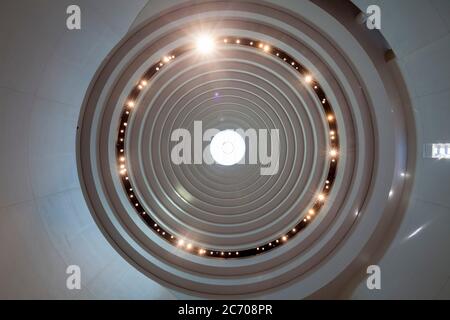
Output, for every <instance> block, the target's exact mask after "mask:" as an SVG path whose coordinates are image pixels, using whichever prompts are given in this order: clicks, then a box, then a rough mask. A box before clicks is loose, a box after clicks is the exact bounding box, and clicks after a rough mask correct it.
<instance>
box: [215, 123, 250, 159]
mask: <svg viewBox="0 0 450 320" xmlns="http://www.w3.org/2000/svg"><path fill="white" fill-rule="evenodd" d="M209 150H210V152H211V156H212V158H213V159H214V161H215V162H216V163H218V164H221V165H223V166H232V165H234V164H236V163H238V162H239V161H241V159H242V158H243V157H244V155H245V141H244V139H243V138H242V137H241V135H240V134H239V133H237V132H236V131H233V130H223V131H220V132H219V133H217V134H216V135H215V136H214V138H212V140H211V145H210V146H209Z"/></svg>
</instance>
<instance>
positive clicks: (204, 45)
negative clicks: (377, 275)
mask: <svg viewBox="0 0 450 320" xmlns="http://www.w3.org/2000/svg"><path fill="white" fill-rule="evenodd" d="M216 45H224V46H227V45H234V46H246V47H249V48H254V49H255V50H261V51H262V52H264V53H266V54H268V55H271V56H272V57H275V58H276V59H279V60H280V61H281V62H282V63H285V64H286V65H288V66H289V67H290V68H293V69H294V70H296V71H297V72H298V73H299V75H300V77H299V78H300V80H301V82H302V83H303V84H304V85H306V86H310V87H311V88H312V90H313V91H314V93H315V95H316V97H317V99H318V101H320V104H321V105H322V110H323V112H324V116H325V119H326V121H327V123H328V129H329V132H328V133H329V141H328V144H329V147H330V150H329V151H328V158H329V169H328V173H327V176H326V180H325V182H324V183H323V186H322V189H321V191H320V193H319V194H317V196H316V197H315V200H314V203H313V205H312V206H311V207H310V208H308V209H307V210H306V211H305V212H302V214H301V215H300V218H299V221H298V223H297V224H296V225H295V226H294V227H293V228H292V229H290V230H288V231H286V232H285V233H283V234H281V235H280V236H279V237H278V238H276V239H273V240H272V241H270V242H268V243H264V244H261V245H260V246H258V247H254V248H248V249H244V250H239V251H236V250H216V249H213V248H204V247H201V246H199V245H197V244H196V243H194V242H193V241H191V240H190V239H188V238H185V237H181V236H177V235H174V234H171V233H170V232H168V231H167V230H166V229H165V228H163V226H161V225H159V224H158V223H157V221H155V220H154V219H153V218H152V216H151V214H149V213H148V212H147V211H146V210H145V208H144V207H143V206H142V205H141V202H140V201H139V200H138V198H137V196H136V194H135V193H134V191H133V185H132V182H131V181H130V178H129V176H128V171H127V159H126V154H127V153H126V143H125V141H126V139H125V136H126V132H127V125H128V120H129V119H130V116H131V114H132V112H133V110H134V108H135V107H136V106H135V102H136V101H137V98H138V97H139V96H140V94H141V93H142V91H143V90H144V89H145V87H146V86H147V85H149V84H150V82H151V80H152V78H153V77H154V75H155V74H156V73H158V72H160V71H161V70H163V68H164V67H165V66H166V65H168V64H169V63H171V62H172V61H173V60H174V59H176V57H179V56H180V55H182V54H184V53H186V52H188V51H191V50H194V49H198V50H199V52H200V53H202V54H209V53H211V52H212V51H213V50H214V48H215V46H216ZM337 129H338V128H337V124H336V116H335V114H334V112H333V108H332V107H331V105H330V103H329V101H328V99H327V97H326V95H325V92H324V90H323V89H322V87H321V86H320V84H319V83H318V82H317V80H316V79H314V78H313V76H312V75H311V73H310V72H309V71H308V70H307V69H306V68H305V67H304V66H303V65H302V64H300V63H299V62H298V61H296V60H295V59H294V58H293V57H292V56H290V55H289V54H287V53H286V52H284V51H282V50H280V49H278V48H276V47H273V46H271V45H269V44H267V43H265V42H263V41H258V40H255V39H249V38H237V37H222V38H220V39H218V40H217V39H214V38H211V37H208V36H202V37H199V38H198V41H197V43H196V46H183V47H179V48H178V49H175V50H173V52H171V53H169V54H168V55H167V56H165V57H163V58H162V59H161V60H160V61H157V62H156V63H155V64H153V65H152V66H151V67H150V68H149V69H148V70H147V71H146V72H145V73H144V75H143V76H142V77H141V80H140V81H139V82H138V83H137V84H136V85H135V86H134V87H133V89H132V90H131V92H130V94H129V95H128V98H127V101H126V102H125V104H124V106H123V112H122V114H121V117H120V123H119V130H118V136H117V143H116V155H117V166H118V171H119V174H120V179H121V182H122V185H123V187H124V190H125V192H126V194H127V197H128V199H129V201H130V203H131V205H132V206H133V207H134V209H135V211H136V212H137V214H138V215H139V216H140V217H141V218H142V219H143V221H144V222H145V223H146V224H147V225H148V226H149V227H150V228H151V229H152V230H153V231H154V232H155V233H156V234H157V235H158V236H160V237H161V238H163V239H164V240H166V241H167V242H169V243H170V244H171V245H173V246H176V247H178V248H179V249H180V250H184V251H186V252H190V253H192V254H195V255H198V256H204V257H211V258H224V259H228V258H242V257H250V256H255V255H258V254H262V253H265V252H268V251H270V250H273V249H274V248H277V247H279V246H281V245H283V244H284V243H286V242H287V241H289V240H290V239H292V238H293V237H294V236H295V235H296V234H298V233H299V232H300V231H301V230H303V229H304V228H306V227H307V226H308V225H309V224H310V223H311V222H312V221H313V220H314V218H315V217H317V215H318V213H319V211H320V209H321V208H322V207H323V206H324V204H325V201H326V199H327V196H328V194H329V193H330V191H331V188H332V186H333V183H334V180H335V177H336V169H337V164H338V156H339V135H338V130H337Z"/></svg>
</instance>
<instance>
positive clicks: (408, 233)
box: [352, 0, 450, 299]
mask: <svg viewBox="0 0 450 320" xmlns="http://www.w3.org/2000/svg"><path fill="white" fill-rule="evenodd" d="M353 2H354V3H355V4H356V5H357V6H358V7H359V8H360V9H361V10H362V11H365V9H366V8H367V6H368V5H370V4H377V5H379V6H380V8H381V33H382V34H383V36H384V37H385V38H386V40H387V41H388V42H389V44H390V45H391V46H392V49H393V50H394V52H395V53H396V56H397V62H398V64H399V66H400V68H401V72H402V75H403V77H404V79H405V81H406V86H407V88H408V91H409V94H410V97H411V100H412V101H411V103H412V107H413V109H414V117H415V120H416V130H417V157H416V172H409V173H408V175H409V177H410V178H414V185H413V189H412V194H411V197H410V201H409V205H408V209H407V211H406V213H405V216H404V218H403V221H402V223H401V225H400V228H399V230H398V232H397V233H396V235H395V239H394V241H393V242H392V243H391V244H390V246H389V248H388V250H387V251H386V253H385V254H384V256H383V257H382V259H381V260H380V261H379V262H378V264H379V265H380V267H381V273H382V290H380V291H377V290H373V291H369V290H368V289H367V288H366V285H365V281H363V282H362V283H361V284H360V285H359V286H358V287H357V288H356V290H355V292H354V293H353V295H352V297H353V298H357V299H359V298H360V299H374V298H380V299H389V298H405V299H416V298H421V299H433V298H440V299H450V255H449V253H448V252H449V251H448V247H449V246H450V232H449V230H450V197H449V196H448V195H450V184H449V181H450V161H448V160H440V161H439V160H434V159H430V158H424V157H423V153H422V150H423V144H424V143H436V142H449V141H450V126H449V119H450V106H449V101H450V61H449V59H448V57H449V56H450V2H449V1H446V0H429V1H428V0H414V1H411V0H396V1H386V0H354V1H353ZM407 178H408V177H407Z"/></svg>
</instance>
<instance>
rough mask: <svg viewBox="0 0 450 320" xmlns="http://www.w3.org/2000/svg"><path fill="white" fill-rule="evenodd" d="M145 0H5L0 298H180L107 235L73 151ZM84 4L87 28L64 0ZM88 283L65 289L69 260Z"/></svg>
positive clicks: (0, 85)
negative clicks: (73, 25)
mask: <svg viewBox="0 0 450 320" xmlns="http://www.w3.org/2000/svg"><path fill="white" fill-rule="evenodd" d="M146 2H147V1H146V0H133V1H111V0H101V1H98V0H96V1H31V0H30V1H24V0H21V1H3V2H2V4H1V5H0V6H1V10H0V146H1V149H2V152H1V165H0V181H1V183H0V298H39V299H46V298H54V299H55V298H112V299H115V298H131V299H133V298H137V299H140V298H144V299H157V298H165V299H171V298H173V296H172V294H171V293H170V292H169V291H168V290H166V289H165V288H163V287H161V286H160V285H158V284H156V283H155V282H153V281H152V280H150V279H148V278H147V277H145V276H144V275H142V274H141V273H140V272H139V271H137V270H136V269H134V268H133V267H131V266H130V265H129V264H128V263H127V262H126V261H125V260H124V259H123V258H122V257H120V256H119V254H118V253H117V252H116V251H115V250H114V249H113V248H112V247H111V246H110V245H109V244H108V243H107V241H106V239H105V238H104V236H103V235H102V234H101V232H100V231H99V229H98V227H97V225H96V224H95V223H94V221H93V219H92V217H91V215H90V213H89V211H88V208H87V207H86V203H85V200H84V198H83V195H82V192H81V189H80V186H79V182H78V174H77V167H76V156H75V133H76V126H77V121H78V116H79V111H80V106H81V104H82V100H83V98H84V95H85V91H86V89H87V87H88V85H89V83H90V81H91V78H92V76H93V75H94V73H95V72H96V70H97V68H98V67H99V65H100V63H101V61H102V60H103V59H104V57H105V56H106V55H107V53H108V52H109V51H110V50H111V49H112V48H113V47H114V45H115V44H116V43H117V42H118V41H119V40H120V39H121V38H122V37H123V35H124V34H125V33H126V32H127V31H128V28H129V26H130V25H131V23H132V22H133V20H134V19H135V17H136V15H137V14H138V12H139V11H140V10H141V8H142V7H143V6H144V5H145V4H146ZM73 3H76V4H78V5H79V6H80V7H81V14H82V16H81V18H82V31H68V30H67V29H66V26H65V23H66V22H65V21H66V17H67V15H66V8H67V6H68V5H69V4H73ZM70 264H76V265H79V266H80V267H81V275H82V289H81V290H73V291H70V290H67V289H66V277H67V275H66V273H65V271H66V267H67V266H68V265H70Z"/></svg>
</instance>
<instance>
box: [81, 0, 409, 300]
mask: <svg viewBox="0 0 450 320" xmlns="http://www.w3.org/2000/svg"><path fill="white" fill-rule="evenodd" d="M343 44H345V45H343ZM374 63H375V62H374V60H373V56H372V55H371V54H370V53H368V52H366V51H365V50H364V46H362V45H361V44H360V43H358V40H357V39H356V38H355V37H353V36H352V35H351V34H350V33H349V32H348V31H346V30H345V29H343V27H342V26H341V25H340V24H339V23H338V22H337V21H336V20H334V19H333V18H332V17H331V16H329V15H327V14H326V13H325V12H324V11H322V10H321V9H320V8H319V7H317V6H315V5H313V4H311V3H310V4H305V5H304V6H302V8H301V10H298V8H297V9H296V10H288V9H287V8H286V7H280V6H278V5H275V4H270V3H265V2H253V1H248V2H247V1H214V2H203V3H194V4H192V3H189V4H182V5H179V6H175V7H171V8H170V9H168V10H165V11H163V13H162V14H159V15H158V16H153V17H150V18H149V19H147V20H145V21H144V22H143V23H141V24H140V25H139V26H138V27H136V28H135V29H134V31H132V32H130V33H129V34H128V35H127V36H126V37H125V38H124V39H123V40H122V41H121V42H120V43H119V45H117V46H116V48H115V49H114V50H113V51H112V52H111V53H110V54H109V55H108V57H107V58H106V60H105V61H104V62H103V64H102V66H101V68H100V69H99V70H98V72H97V74H96V76H95V78H94V80H93V81H92V83H91V86H90V88H89V91H88V94H87V96H86V97H85V100H84V106H83V110H82V113H81V116H80V120H79V131H78V141H77V147H78V167H79V172H80V177H81V180H82V184H83V191H84V194H85V197H86V199H87V201H88V204H89V206H90V208H91V211H92V214H93V215H94V217H95V219H96V221H97V223H98V225H99V226H100V228H101V229H102V231H103V233H104V234H105V235H106V236H107V238H108V239H109V241H110V242H111V244H113V245H114V247H115V248H116V249H117V250H118V251H119V252H120V253H121V254H122V255H123V256H124V257H126V259H127V260H129V261H130V262H131V263H133V264H134V265H135V266H136V267H137V268H138V269H139V270H141V271H142V272H144V273H145V274H146V275H148V276H149V277H151V278H153V279H155V280H157V281H158V282H160V283H162V284H164V285H166V286H169V287H171V288H173V289H175V290H176V291H179V292H181V293H185V294H187V295H195V296H210V297H231V296H252V295H262V294H267V295H270V293H271V292H274V291H277V292H279V293H280V292H281V296H282V295H283V290H284V292H285V294H287V292H288V291H289V290H292V288H295V290H296V291H295V292H296V294H298V295H299V296H300V297H301V296H308V295H310V294H312V293H314V292H316V291H317V290H319V289H320V288H322V287H324V286H326V285H328V284H330V283H331V282H332V281H333V280H335V279H336V277H337V276H338V275H339V274H340V273H342V272H343V271H344V270H346V269H348V268H349V267H350V266H351V265H354V264H355V263H356V262H358V257H361V255H362V254H363V252H365V250H368V248H372V247H374V246H376V245H377V243H378V241H379V240H380V230H382V229H383V228H384V227H385V226H386V225H389V224H390V223H391V222H392V221H393V220H392V219H393V217H394V216H395V214H396V209H397V206H398V199H400V194H401V192H395V194H394V192H393V190H396V191H397V190H398V191H401V188H402V184H403V180H402V179H401V178H402V176H401V175H400V174H399V173H400V172H405V171H404V170H405V166H406V160H405V159H406V151H405V150H402V149H399V148H396V145H398V143H403V144H405V145H406V144H407V140H406V136H407V135H406V125H405V123H404V122H403V121H405V120H402V114H403V113H404V112H405V110H403V109H402V108H400V107H399V105H398V104H394V103H392V99H393V97H394V96H395V93H393V92H395V88H388V85H387V82H389V81H391V79H392V75H391V74H389V72H387V71H386V70H380V68H378V69H377V68H376V67H375V66H374ZM376 63H378V61H376ZM383 63H384V61H383ZM236 133H237V134H236ZM230 159H231V160H230ZM213 160H215V161H213ZM221 161H223V162H221ZM227 161H229V162H227ZM397 215H398V212H397ZM319 270H320V272H319ZM319 275H320V276H319Z"/></svg>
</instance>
